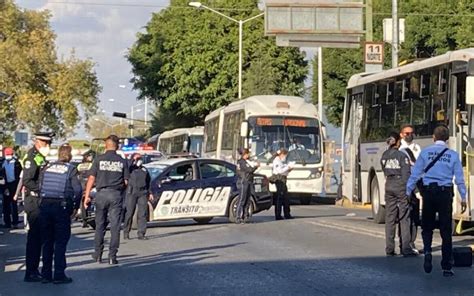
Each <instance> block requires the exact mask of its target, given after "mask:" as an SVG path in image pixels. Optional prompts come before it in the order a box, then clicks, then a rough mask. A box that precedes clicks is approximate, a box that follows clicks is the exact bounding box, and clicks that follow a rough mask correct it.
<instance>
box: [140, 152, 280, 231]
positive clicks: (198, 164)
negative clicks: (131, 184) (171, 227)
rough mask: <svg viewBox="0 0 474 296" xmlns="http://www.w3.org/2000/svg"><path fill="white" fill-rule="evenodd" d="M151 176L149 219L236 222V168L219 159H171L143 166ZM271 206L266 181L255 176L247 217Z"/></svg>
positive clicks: (259, 176) (264, 178)
mask: <svg viewBox="0 0 474 296" xmlns="http://www.w3.org/2000/svg"><path fill="white" fill-rule="evenodd" d="M145 167H146V168H147V169H148V171H149V172H150V175H151V180H152V181H151V182H152V185H151V188H152V189H151V190H152V193H153V196H154V199H153V201H152V202H151V203H150V205H149V220H156V221H163V220H174V219H186V218H188V219H194V220H195V221H196V222H198V223H201V224H204V223H209V222H210V221H211V220H212V219H213V218H214V217H228V218H229V221H230V222H235V220H236V209H237V203H238V197H239V191H240V190H239V188H238V187H237V168H236V166H235V165H234V164H232V163H229V162H227V161H224V160H219V159H202V158H189V159H188V158H171V159H164V160H160V161H156V162H152V163H149V164H147V165H145ZM271 206H272V194H271V193H270V190H269V182H268V179H267V177H265V176H264V175H259V174H256V175H255V180H254V188H253V190H252V197H251V200H250V203H249V207H248V215H249V217H251V216H252V215H253V214H255V213H258V212H260V211H264V210H268V209H270V208H271Z"/></svg>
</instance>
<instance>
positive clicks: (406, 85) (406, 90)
mask: <svg viewBox="0 0 474 296" xmlns="http://www.w3.org/2000/svg"><path fill="white" fill-rule="evenodd" d="M410 80H411V79H410V78H407V79H404V80H403V93H402V102H405V101H410Z"/></svg>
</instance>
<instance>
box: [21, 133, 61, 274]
mask: <svg viewBox="0 0 474 296" xmlns="http://www.w3.org/2000/svg"><path fill="white" fill-rule="evenodd" d="M53 137H54V133H49V132H46V133H37V134H35V144H34V146H33V148H31V149H30V150H29V151H28V153H27V154H26V156H25V157H24V159H23V186H24V187H25V190H26V194H25V201H24V209H25V212H26V214H27V220H28V227H29V230H28V236H27V240H26V260H25V261H26V273H25V282H40V281H42V277H41V275H40V273H39V271H38V267H39V262H40V256H41V231H40V223H39V219H38V218H39V214H40V208H39V203H40V198H39V189H40V183H39V176H40V171H41V169H42V168H43V167H44V166H45V165H46V163H47V162H46V156H47V155H48V154H49V146H50V144H51V141H52V138H53Z"/></svg>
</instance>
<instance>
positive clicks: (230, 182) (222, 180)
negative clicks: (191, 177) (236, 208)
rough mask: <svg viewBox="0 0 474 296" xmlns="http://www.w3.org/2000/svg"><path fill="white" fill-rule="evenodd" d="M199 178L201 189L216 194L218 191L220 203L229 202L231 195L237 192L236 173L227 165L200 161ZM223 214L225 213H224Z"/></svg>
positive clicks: (221, 162) (218, 162)
mask: <svg viewBox="0 0 474 296" xmlns="http://www.w3.org/2000/svg"><path fill="white" fill-rule="evenodd" d="M199 176H200V177H201V186H202V187H203V188H213V189H214V191H215V192H216V194H217V193H218V192H217V191H220V192H221V194H220V196H221V197H222V200H221V202H222V203H226V206H227V205H228V204H229V202H230V198H231V197H232V193H233V192H236V191H237V188H236V173H235V169H233V166H231V165H230V164H229V163H226V162H223V161H217V160H200V161H199ZM224 214H225V213H224Z"/></svg>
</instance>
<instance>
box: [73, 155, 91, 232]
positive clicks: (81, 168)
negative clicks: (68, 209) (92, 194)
mask: <svg viewBox="0 0 474 296" xmlns="http://www.w3.org/2000/svg"><path fill="white" fill-rule="evenodd" d="M94 156H95V153H94V152H93V151H92V150H88V151H86V152H85V153H84V154H83V155H82V162H81V163H80V164H79V165H78V166H77V171H78V172H79V178H80V180H81V186H82V191H83V192H85V191H86V183H87V179H88V178H89V171H90V169H91V167H92V161H93V160H94ZM80 208H81V220H82V227H83V228H86V227H87V208H84V200H82V202H81V206H80Z"/></svg>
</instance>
